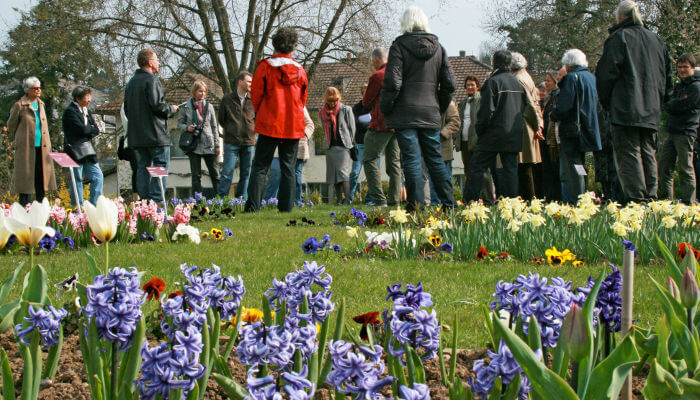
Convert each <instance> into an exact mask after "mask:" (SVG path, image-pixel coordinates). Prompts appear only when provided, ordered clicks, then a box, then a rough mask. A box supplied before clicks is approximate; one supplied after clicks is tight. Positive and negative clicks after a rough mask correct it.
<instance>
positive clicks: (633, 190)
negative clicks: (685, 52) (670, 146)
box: [596, 0, 673, 202]
mask: <svg viewBox="0 0 700 400" xmlns="http://www.w3.org/2000/svg"><path fill="white" fill-rule="evenodd" d="M616 14H617V25H615V26H613V27H612V28H611V29H610V36H609V37H608V38H607V39H606V40H605V45H604V47H603V54H602V56H601V57H600V60H599V61H598V66H597V67H596V81H597V86H598V97H599V98H600V103H601V104H602V105H603V108H604V109H606V110H608V111H609V112H610V124H611V131H612V139H613V152H614V155H615V164H616V165H617V174H618V176H619V178H620V184H621V185H622V191H623V194H624V197H625V199H624V202H627V201H634V202H642V201H647V200H653V199H656V195H657V189H658V171H657V165H656V148H657V142H658V135H657V133H658V130H659V124H660V121H661V106H662V105H663V103H664V102H665V101H666V100H668V98H669V96H670V94H671V91H672V90H673V80H672V78H673V73H672V66H671V58H670V57H669V54H668V50H667V49H666V45H665V44H664V41H663V39H661V37H660V36H659V35H657V34H656V33H654V32H652V31H650V30H649V29H647V28H646V27H645V26H644V23H643V22H642V16H641V14H640V12H639V6H638V5H637V3H635V2H634V1H632V0H624V1H622V2H620V4H619V5H618V7H617V12H616Z"/></svg>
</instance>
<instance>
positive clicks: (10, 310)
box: [0, 299, 20, 333]
mask: <svg viewBox="0 0 700 400" xmlns="http://www.w3.org/2000/svg"><path fill="white" fill-rule="evenodd" d="M19 306H20V300H19V299H17V300H14V301H12V302H10V303H7V304H4V305H3V306H2V307H0V315H2V322H0V333H2V332H7V331H8V330H10V329H12V328H14V327H15V314H16V313H17V311H18V310H19Z"/></svg>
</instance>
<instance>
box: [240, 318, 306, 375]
mask: <svg viewBox="0 0 700 400" xmlns="http://www.w3.org/2000/svg"><path fill="white" fill-rule="evenodd" d="M294 350H295V347H294V343H293V342H292V334H291V333H290V332H289V331H288V330H285V329H284V328H283V327H279V326H277V325H274V326H269V327H268V326H265V325H264V324H263V323H262V322H255V323H253V324H250V325H245V326H244V327H243V328H242V332H241V342H240V343H239V344H238V350H237V353H238V359H239V360H240V361H241V363H243V364H244V365H248V366H251V367H252V366H256V365H266V364H267V365H269V364H273V365H275V366H277V367H278V368H279V369H285V368H287V367H288V366H289V365H290V364H291V363H292V356H293V355H294Z"/></svg>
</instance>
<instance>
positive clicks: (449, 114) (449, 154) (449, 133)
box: [426, 101, 462, 206]
mask: <svg viewBox="0 0 700 400" xmlns="http://www.w3.org/2000/svg"><path fill="white" fill-rule="evenodd" d="M461 127H462V121H461V120H460V118H459V110H458V109H457V105H456V104H455V102H454V101H451V102H450V106H449V107H447V111H445V114H444V115H443V116H442V127H441V128H440V152H441V154H442V159H443V160H444V161H445V168H446V169H447V174H448V175H449V176H450V178H452V160H454V147H455V138H457V136H458V135H459V128H461ZM426 172H427V171H426ZM427 178H428V185H429V186H430V190H429V191H428V195H429V196H430V197H429V198H430V204H431V205H433V206H436V205H438V204H440V199H439V198H438V195H437V192H435V185H434V184H433V181H432V179H429V177H427ZM450 188H452V185H450Z"/></svg>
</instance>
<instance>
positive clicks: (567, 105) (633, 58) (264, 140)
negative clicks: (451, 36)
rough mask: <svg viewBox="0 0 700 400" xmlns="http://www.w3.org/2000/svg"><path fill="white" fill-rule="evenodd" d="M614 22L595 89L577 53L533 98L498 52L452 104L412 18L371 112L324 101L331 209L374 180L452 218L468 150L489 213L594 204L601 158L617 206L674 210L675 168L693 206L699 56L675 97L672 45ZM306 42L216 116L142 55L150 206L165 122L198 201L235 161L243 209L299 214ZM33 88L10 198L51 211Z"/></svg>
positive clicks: (156, 189) (128, 101)
mask: <svg viewBox="0 0 700 400" xmlns="http://www.w3.org/2000/svg"><path fill="white" fill-rule="evenodd" d="M616 16H617V24H616V25H615V26H614V27H613V28H611V29H610V36H609V38H608V39H607V40H606V42H605V46H604V49H603V54H602V57H601V58H600V61H599V62H598V65H597V67H596V69H595V75H594V74H593V73H591V72H590V71H589V68H588V61H587V58H586V55H585V54H584V53H583V52H582V51H580V50H578V49H569V50H567V51H566V52H565V53H564V55H563V57H562V68H561V69H560V70H559V71H557V72H551V73H548V74H547V76H546V79H545V81H544V82H542V83H541V84H540V85H536V84H535V82H534V80H533V79H532V77H531V76H530V74H529V73H528V72H527V70H526V68H527V60H526V59H525V57H523V56H522V54H519V53H515V52H509V51H505V50H501V51H497V52H496V53H495V54H494V55H493V57H492V64H493V71H492V73H491V75H490V76H489V77H488V78H487V79H486V80H485V82H483V83H482V82H480V81H479V79H478V78H477V77H475V76H468V77H466V79H465V81H464V87H465V89H466V92H467V97H466V99H464V101H462V102H460V103H459V104H455V102H454V101H453V99H452V97H453V93H454V92H455V90H456V85H457V84H456V81H455V76H454V73H453V71H452V68H451V66H450V62H449V60H448V57H447V52H446V51H445V49H444V47H443V46H442V45H441V44H440V42H439V41H438V38H437V37H436V36H435V35H433V34H431V33H429V26H428V19H427V17H426V15H425V14H424V13H423V11H422V10H421V9H420V8H418V7H416V6H410V7H408V9H407V10H406V11H405V12H404V14H403V15H402V16H401V19H400V24H401V30H402V32H403V33H402V34H401V35H400V36H398V37H397V38H396V39H395V40H394V42H393V43H392V45H391V48H390V49H389V50H388V51H387V50H386V49H382V48H377V49H375V50H374V51H373V52H372V55H371V63H372V65H373V67H374V69H375V72H374V73H373V74H372V75H371V76H370V78H369V80H368V82H367V85H366V87H365V88H364V92H363V97H362V100H361V101H360V102H358V103H357V104H355V105H354V106H353V107H350V106H349V105H346V104H343V103H342V98H341V92H340V91H339V90H338V89H337V88H335V87H329V88H327V89H326V91H325V93H324V96H323V99H324V105H323V107H322V108H321V110H320V111H319V119H318V120H319V121H320V124H321V125H322V126H323V131H324V140H323V144H324V149H325V150H326V182H327V183H328V184H329V185H331V186H332V187H333V188H334V191H335V194H336V201H337V202H338V203H339V204H347V203H350V202H352V198H353V196H354V195H355V192H356V191H357V187H358V184H357V179H358V176H359V172H360V169H361V168H364V171H365V175H366V178H367V186H368V192H367V196H366V197H365V199H364V201H365V203H367V204H370V205H376V206H385V205H396V204H399V203H400V202H401V201H402V200H404V196H405V200H406V208H407V209H409V210H411V209H413V208H415V207H416V206H419V205H423V204H430V203H432V204H441V205H442V206H443V207H446V208H453V207H454V206H455V199H454V196H453V178H452V160H453V158H454V150H457V151H459V152H461V158H462V161H463V163H464V167H465V182H464V185H463V194H462V201H464V202H469V201H476V200H483V201H487V202H491V201H494V200H495V199H496V198H498V197H501V196H503V197H516V196H521V197H523V198H525V199H531V198H534V197H539V198H545V199H549V200H560V201H564V202H571V203H573V202H576V201H577V199H578V196H579V195H580V194H582V193H584V192H585V191H586V187H587V175H588V171H587V169H586V164H585V155H586V153H589V152H593V154H594V157H595V176H596V179H597V180H598V181H599V182H601V184H602V191H603V196H604V197H605V198H606V199H609V200H615V201H619V202H622V203H624V202H628V201H636V202H642V201H648V200H652V199H656V198H657V197H659V196H660V197H663V198H672V197H673V196H674V194H673V177H674V171H675V169H676V163H678V167H679V168H678V169H679V175H678V176H679V181H680V182H679V183H678V185H677V186H678V188H679V193H678V195H677V196H676V197H677V198H678V199H679V200H681V201H683V202H686V203H691V202H694V201H696V194H697V192H696V188H697V186H698V183H697V182H696V179H697V178H698V175H700V174H697V173H696V172H700V155H699V154H698V153H699V151H700V149H699V144H698V139H697V137H698V135H697V131H698V120H699V118H700V71H698V70H696V68H695V67H696V60H695V58H694V57H693V55H691V54H683V55H681V56H680V57H679V58H678V59H677V60H676V68H677V72H678V77H679V78H680V82H678V83H677V84H676V85H675V87H674V85H673V67H672V62H671V59H670V56H669V53H668V51H667V49H666V47H665V45H664V43H663V40H662V39H661V38H660V37H659V36H658V35H657V34H655V33H653V32H652V31H650V30H648V29H647V28H646V27H645V26H644V23H643V21H642V18H641V15H640V11H639V7H638V6H637V4H636V3H635V2H634V1H632V0H623V1H622V2H621V3H620V4H619V6H618V8H617V11H616ZM297 41H298V36H297V33H296V32H295V31H294V30H293V29H291V28H281V29H279V30H278V31H277V32H276V34H275V35H273V37H272V45H273V48H274V55H272V56H271V57H267V58H265V59H263V60H261V61H260V62H259V63H258V66H257V69H256V71H255V73H254V74H251V73H249V72H247V71H241V72H240V73H239V75H238V77H237V79H236V89H235V91H234V93H230V94H227V95H226V96H224V98H223V99H222V101H221V105H220V107H219V110H218V114H217V112H216V110H215V109H214V107H213V105H212V104H211V103H209V102H207V100H206V95H207V86H206V83H205V82H203V81H196V82H194V84H193V86H192V97H191V98H190V99H188V100H187V102H185V103H183V104H181V105H180V106H178V105H174V104H168V103H167V102H166V101H165V100H164V93H163V88H162V85H161V83H160V80H159V79H158V78H157V77H156V74H157V73H158V71H159V67H160V63H159V60H158V57H157V55H156V53H155V52H154V51H153V50H150V49H145V50H142V51H141V52H140V53H139V54H138V58H137V62H138V65H139V69H138V70H136V72H135V74H134V76H133V77H132V78H131V80H130V81H129V83H128V84H127V86H126V91H125V96H124V114H125V118H126V120H128V123H127V132H128V138H127V140H128V146H129V147H130V148H131V149H133V150H134V152H135V155H136V159H137V162H136V168H137V170H138V171H137V174H136V179H135V180H136V183H135V184H136V191H137V192H138V194H139V196H140V197H141V198H145V199H148V198H150V199H153V200H155V201H157V202H161V203H162V202H163V198H162V196H161V189H160V183H159V182H158V180H157V179H155V178H151V177H150V176H149V174H148V172H147V170H146V167H148V166H163V167H165V168H166V169H167V167H168V163H169V159H170V142H171V139H170V133H169V129H168V121H167V120H168V118H171V117H173V116H175V115H176V114H178V113H179V118H178V122H179V123H178V127H179V130H180V131H181V134H186V135H187V137H188V138H189V139H192V141H193V143H189V144H190V147H189V148H188V151H187V155H188V157H189V159H190V166H191V172H192V188H193V190H194V191H195V192H197V191H198V192H201V191H202V185H201V162H202V160H203V161H204V162H205V165H206V166H207V168H208V170H209V176H210V178H211V181H212V185H213V189H214V192H215V193H217V194H218V195H221V196H224V195H228V194H229V190H230V187H231V183H232V182H231V181H232V177H233V171H234V168H235V165H236V161H237V160H238V162H239V165H240V180H239V183H238V186H237V188H236V193H235V195H236V196H237V197H239V196H243V197H246V198H247V200H246V204H245V210H246V211H247V212H255V211H257V210H258V208H259V207H260V204H261V201H262V200H263V199H264V198H269V197H273V196H276V197H277V198H278V208H279V210H280V211H283V212H288V211H291V209H292V208H293V206H294V204H295V202H299V201H301V176H302V171H303V167H304V163H305V161H306V160H307V159H308V157H309V149H308V148H309V143H310V139H311V135H312V134H313V131H314V123H313V121H312V118H311V117H310V115H309V112H308V110H307V109H306V100H307V96H308V86H309V83H308V79H307V76H306V72H305V70H304V68H303V67H302V65H301V64H299V62H297V61H296V60H295V59H294V58H293V57H292V54H293V52H294V50H295V48H296V45H297ZM24 89H25V93H26V95H25V96H24V97H22V99H20V101H18V102H17V103H16V104H15V105H14V106H13V108H12V111H11V115H10V119H9V121H8V128H9V131H10V137H11V138H16V139H15V146H16V149H17V151H16V157H15V172H14V178H15V188H16V190H17V191H18V192H19V193H20V194H21V199H20V200H22V201H25V202H26V201H28V200H29V199H30V196H31V195H32V194H35V195H36V196H37V197H42V196H43V193H44V191H46V190H49V189H54V188H55V178H54V173H53V166H52V163H51V160H50V158H49V156H48V151H49V149H50V140H49V137H48V129H47V128H48V127H47V124H46V115H45V111H44V108H43V103H42V102H41V100H40V99H39V95H40V93H41V85H40V82H39V81H38V80H37V79H36V78H28V79H27V80H25V82H24ZM90 96H91V95H90V89H89V88H86V87H82V86H79V87H76V88H75V90H74V91H73V100H74V101H73V102H72V103H71V105H70V106H69V107H68V108H67V109H66V111H65V113H64V117H63V127H64V133H65V137H66V139H65V144H66V152H67V153H68V154H69V155H71V157H72V158H73V159H75V161H76V162H78V164H79V165H80V168H76V169H75V175H76V182H78V185H79V188H80V185H81V184H82V182H83V178H82V173H83V172H85V175H86V179H87V180H89V181H90V182H91V189H92V190H91V194H90V199H91V200H93V197H94V198H96V197H97V196H98V195H99V192H100V190H101V186H102V173H101V171H100V170H99V166H98V164H97V159H96V157H95V154H94V153H95V152H94V148H91V146H87V145H85V143H89V144H91V142H92V139H93V138H94V137H95V136H96V135H97V134H99V130H98V129H97V126H96V124H95V120H94V118H93V117H92V114H91V112H90V111H89V110H88V106H89V104H90V100H91V99H90ZM662 110H665V111H666V112H667V114H668V118H667V120H666V131H667V132H668V138H667V139H666V140H665V142H664V143H663V147H662V149H661V154H660V161H659V163H658V165H657V161H656V152H657V148H658V140H659V139H658V132H659V129H660V124H661V114H662ZM219 127H221V128H222V130H223V140H222V139H221V138H220V137H219ZM222 142H223V146H222ZM222 147H223V158H224V162H223V168H222V171H221V173H219V170H218V164H217V157H218V156H219V154H220V153H221V151H222ZM382 154H383V155H384V156H383V164H384V165H385V169H386V173H387V175H388V176H389V180H390V182H389V193H387V194H385V193H384V191H383V188H382V181H381V172H380V157H381V155H382ZM268 173H269V175H270V177H269V179H268V178H267V176H268ZM266 179H267V188H266V183H265V182H266ZM659 180H660V182H661V184H660V187H659ZM163 183H165V182H163ZM404 191H405V194H404V193H403V192H404ZM77 192H78V198H77V199H74V201H75V202H76V203H78V204H80V203H81V202H82V190H78V191H77Z"/></svg>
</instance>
